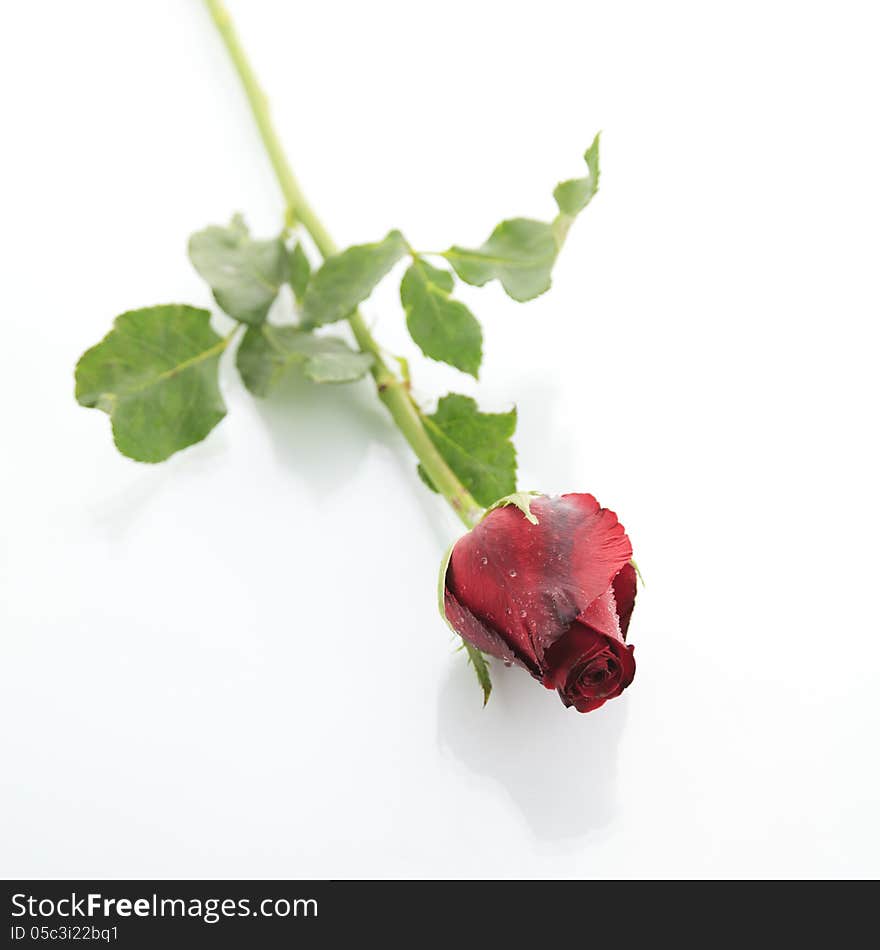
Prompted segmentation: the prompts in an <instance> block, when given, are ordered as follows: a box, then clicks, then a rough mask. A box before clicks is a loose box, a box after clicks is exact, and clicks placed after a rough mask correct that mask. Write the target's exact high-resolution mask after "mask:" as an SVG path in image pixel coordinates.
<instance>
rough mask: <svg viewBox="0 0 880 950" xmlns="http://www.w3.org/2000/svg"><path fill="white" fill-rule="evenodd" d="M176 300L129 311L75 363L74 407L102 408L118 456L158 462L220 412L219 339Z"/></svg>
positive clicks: (206, 321)
mask: <svg viewBox="0 0 880 950" xmlns="http://www.w3.org/2000/svg"><path fill="white" fill-rule="evenodd" d="M210 320H211V314H210V313H209V312H208V311H207V310H199V309H196V308H195V307H188V306H185V305H183V304H168V305H167V306H162V307H148V308H146V309H144V310H132V311H130V312H128V313H123V314H122V315H121V316H118V317H117V318H116V320H115V321H114V323H113V329H112V330H111V331H110V332H109V333H108V334H107V336H105V337H104V339H103V340H102V341H101V342H100V343H99V344H98V345H97V346H93V347H92V348H91V349H90V350H87V351H86V352H85V353H84V354H83V355H82V357H81V358H80V361H79V363H77V365H76V398H77V401H78V402H79V403H80V405H83V406H88V407H90V408H94V409H101V410H103V411H104V412H106V413H108V415H109V416H110V421H111V423H112V425H113V440H114V441H115V443H116V446H117V448H118V449H119V451H120V452H122V454H123V455H127V456H128V457H129V458H133V459H136V460H137V461H139V462H161V461H163V459H167V458H168V457H169V456H170V455H173V454H174V453H175V452H179V451H180V450H181V449H185V448H186V447H187V446H188V445H192V444H193V443H194V442H200V441H201V440H202V439H204V438H205V436H206V435H207V434H208V433H209V432H210V431H211V429H213V428H214V426H215V425H217V423H218V422H219V421H220V420H221V419H222V418H223V417H224V416H225V415H226V406H225V405H224V403H223V397H222V396H221V394H220V389H219V386H218V385H217V367H218V364H219V361H220V355H221V354H222V353H223V350H224V349H225V348H226V345H227V342H228V341H227V340H226V339H223V337H220V336H218V335H217V334H216V333H215V332H214V331H213V330H212V329H211V324H210Z"/></svg>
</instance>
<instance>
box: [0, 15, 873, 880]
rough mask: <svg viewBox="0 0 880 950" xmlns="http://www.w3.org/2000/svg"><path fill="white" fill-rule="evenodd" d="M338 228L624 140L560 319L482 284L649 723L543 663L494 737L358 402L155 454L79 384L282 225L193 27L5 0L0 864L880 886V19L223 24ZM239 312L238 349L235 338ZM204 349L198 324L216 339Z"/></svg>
mask: <svg viewBox="0 0 880 950" xmlns="http://www.w3.org/2000/svg"><path fill="white" fill-rule="evenodd" d="M230 7H231V11H232V13H233V14H234V16H235V17H236V19H237V22H238V25H239V28H240V31H241V33H242V36H243V39H244V41H245V43H246V46H247V48H248V50H249V52H250V54H251V55H252V58H253V60H254V62H255V64H256V67H257V69H258V72H259V73H260V75H261V78H262V80H263V83H264V85H265V87H266V89H267V90H268V91H269V93H270V98H271V101H272V104H273V107H274V114H275V117H276V120H277V123H278V125H279V128H280V130H281V132H282V135H283V138H284V141H285V143H286V144H287V146H288V148H289V151H290V155H291V159H292V162H293V164H294V166H295V168H296V170H297V172H298V174H299V176H300V178H301V179H302V182H303V184H304V186H305V188H306V190H307V192H308V194H309V196H310V198H311V199H312V201H313V203H314V205H315V206H316V208H317V209H318V210H319V213H320V214H321V215H322V217H323V218H324V220H325V221H326V223H327V224H328V226H329V227H330V229H331V230H332V231H333V232H334V234H335V236H336V237H337V239H338V240H339V242H340V243H343V244H347V243H352V242H358V241H364V240H374V239H376V238H378V237H379V236H381V235H382V234H384V233H385V231H386V230H387V229H388V228H390V227H399V228H401V229H402V230H403V231H404V232H405V233H406V234H407V236H408V237H409V238H410V240H411V241H412V242H413V244H414V245H415V246H417V247H428V248H442V247H444V246H447V245H448V244H449V243H451V242H453V241H454V242H458V243H466V244H470V243H476V242H480V241H482V240H483V239H484V238H485V236H486V235H487V234H488V232H489V231H490V230H491V228H492V227H493V226H494V225H495V224H496V223H497V222H498V221H499V220H500V219H502V218H504V217H510V216H513V215H529V216H537V217H547V216H549V215H552V213H553V210H554V209H553V205H552V201H551V198H550V193H551V190H552V188H553V185H554V184H555V183H556V181H557V180H559V179H560V178H564V177H569V176H572V175H577V174H579V173H581V172H582V164H581V159H580V156H581V154H582V152H583V150H584V148H585V147H586V145H587V144H588V143H589V141H590V140H591V138H592V136H593V133H594V132H595V131H596V130H598V129H602V130H603V133H604V137H603V140H602V162H603V176H602V188H601V191H600V194H599V196H598V197H597V199H596V200H595V202H594V203H593V205H592V206H591V207H590V208H589V209H588V210H587V211H586V212H585V214H584V215H583V217H582V218H581V219H580V220H579V221H578V223H577V225H576V227H575V228H574V229H573V231H572V233H571V236H570V239H569V242H568V244H567V246H566V248H565V250H564V253H563V255H562V257H561V259H560V261H559V265H558V268H557V271H556V274H555V285H554V289H553V290H552V291H551V292H550V293H549V294H547V295H546V296H544V297H542V298H540V299H538V300H536V301H534V302H532V303H529V304H525V305H519V304H516V303H514V302H513V301H511V300H509V299H508V298H506V297H505V296H504V294H503V293H502V292H501V291H500V289H499V288H498V287H497V286H491V287H488V288H486V289H484V290H476V289H474V288H465V289H463V290H462V292H461V297H462V298H463V299H465V300H466V301H467V302H468V303H469V304H470V305H471V306H472V308H473V309H474V310H475V311H476V312H477V313H478V315H479V316H480V318H481V319H482V321H483V323H484V327H485V334H486V343H485V351H486V359H485V363H484V368H483V373H482V379H481V382H480V384H479V385H478V386H475V385H473V383H472V381H470V382H469V381H468V380H467V379H464V378H462V377H461V376H460V375H459V374H457V373H456V372H455V371H454V370H452V369H450V368H448V367H443V366H440V365H438V364H431V363H429V361H427V360H424V359H422V358H420V357H419V356H418V355H417V353H416V351H415V349H414V347H413V345H412V344H411V343H409V342H408V341H407V338H406V335H405V331H404V328H403V320H402V317H401V314H400V312H399V306H398V304H397V302H396V298H395V294H396V291H395V287H394V284H393V281H391V282H389V284H388V285H387V286H383V287H382V288H381V289H380V291H379V292H377V294H376V295H375V296H374V298H373V299H372V300H371V301H370V302H369V303H368V305H367V307H366V313H367V315H368V317H369V319H370V321H371V322H372V323H374V325H375V332H376V334H377V335H378V336H379V337H380V339H381V341H382V342H383V343H384V344H385V345H386V346H387V347H388V348H389V349H391V350H393V351H396V352H401V353H405V354H406V355H407V356H408V357H410V358H411V359H412V363H413V370H414V374H415V379H416V388H417V392H418V395H419V396H420V398H422V399H424V400H425V402H426V403H427V404H430V401H431V399H436V397H437V396H438V395H440V394H442V393H443V392H446V391H449V390H451V389H455V390H458V391H464V392H473V393H475V394H479V399H480V401H481V404H482V405H483V406H484V407H486V408H489V409H500V408H506V407H508V406H509V405H510V404H511V403H512V402H514V401H515V402H516V404H517V405H518V407H519V412H520V426H519V432H518V436H517V444H518V447H519V455H520V461H521V477H520V482H521V485H522V486H523V487H527V488H532V487H540V488H542V489H545V490H547V491H551V492H556V491H565V490H576V491H590V492H593V493H594V494H596V495H597V496H598V498H599V499H600V500H601V501H602V502H603V504H605V505H608V506H609V507H612V508H614V509H615V510H616V511H617V512H618V513H619V515H620V517H621V520H622V521H623V522H624V524H625V525H626V526H627V528H628V530H629V533H630V535H631V537H632V539H633V543H634V546H635V551H636V557H637V560H638V562H639V564H640V566H641V568H642V570H643V573H644V574H645V577H646V580H647V585H648V586H647V587H646V588H645V589H644V590H643V591H642V593H641V594H640V598H639V604H638V607H637V612H636V615H635V618H634V621H633V626H632V628H631V633H630V635H631V639H632V640H633V642H634V643H635V644H636V657H637V661H638V673H637V676H636V680H635V683H634V684H633V686H632V687H631V688H630V689H629V690H628V691H627V693H626V694H625V696H624V697H623V698H621V699H619V700H617V701H614V702H612V703H610V704H608V705H607V706H606V707H605V708H603V709H601V710H600V711H598V712H596V713H593V714H590V715H587V716H579V715H578V714H577V713H575V712H574V711H572V710H566V709H564V708H563V707H562V706H561V704H559V702H558V701H557V699H556V698H555V696H554V695H553V694H552V693H549V692H547V691H545V690H542V689H541V688H540V687H539V686H537V685H536V684H534V683H533V682H532V681H531V680H530V679H529V678H528V677H527V676H526V675H525V674H524V673H522V672H521V671H504V670H501V669H498V670H496V674H495V693H494V694H493V697H492V700H491V702H490V704H489V706H488V708H487V709H486V710H485V711H484V710H482V709H481V708H480V699H479V695H478V690H477V686H476V684H475V682H474V681H473V676H472V672H471V671H470V670H469V669H467V668H466V666H465V664H464V661H463V659H462V656H461V654H456V653H454V652H453V646H454V644H453V643H452V641H451V638H450V635H449V633H448V631H447V630H446V628H445V627H444V625H443V624H442V622H441V621H440V619H439V617H438V616H437V614H436V609H435V600H434V597H435V580H436V571H437V567H438V563H439V560H440V557H441V555H442V553H443V551H444V549H445V547H446V546H447V544H448V543H449V541H450V540H451V539H452V538H453V537H455V536H456V533H457V531H458V529H457V527H456V524H455V522H454V521H453V520H452V518H451V516H450V515H449V514H448V513H447V512H446V510H445V509H444V507H443V505H442V503H441V502H440V501H439V500H438V499H437V498H436V497H434V496H432V495H430V494H429V493H428V492H427V491H426V490H425V489H424V487H423V486H422V485H421V483H420V482H419V481H418V479H417V478H416V476H415V473H414V466H413V462H412V459H411V457H410V455H409V454H408V449H407V447H406V445H405V444H404V443H403V440H402V439H401V438H400V437H399V436H398V435H397V433H396V432H395V430H394V429H393V428H392V426H391V424H390V422H389V419H388V418H387V417H386V415H385V414H384V411H383V410H382V407H381V406H380V405H379V404H378V403H377V401H376V399H375V396H374V394H373V392H372V390H371V386H370V384H369V383H368V382H363V383H360V384H357V385H354V386H351V387H343V388H331V389H318V388H317V387H311V388H310V387H309V386H307V385H305V384H301V383H297V384H293V385H291V386H289V387H288V388H287V389H286V390H285V391H284V392H283V393H281V394H280V395H279V396H277V397H275V398H272V399H270V400H269V401H268V402H265V403H260V404H257V403H256V402H255V401H254V400H253V399H252V398H251V397H250V396H248V394H247V393H246V392H245V391H244V390H243V388H242V386H241V384H240V382H239V381H238V380H237V379H236V378H235V375H234V373H233V372H231V371H230V368H229V367H228V366H227V367H225V368H224V375H223V388H224V392H225V394H226V398H227V402H228V405H229V415H228V417H227V419H226V420H225V421H224V422H223V423H222V424H221V425H220V427H218V429H217V430H215V432H214V433H213V434H212V435H211V436H210V437H209V438H208V439H207V441H205V442H204V443H203V444H201V445H199V446H197V447H195V448H192V449H190V450H188V451H186V452H184V453H182V454H181V455H178V456H176V457H175V458H174V459H172V460H171V461H170V462H168V463H166V464H163V465H160V466H152V467H151V466H144V465H139V464H136V463H134V462H131V461H128V460H126V459H124V458H122V457H121V456H119V455H118V454H117V453H116V452H115V450H114V448H113V445H112V443H111V440H110V431H109V423H108V420H107V418H106V416H104V415H103V414H101V413H99V412H96V411H87V410H85V409H82V408H79V407H78V406H77V405H76V404H75V402H74V399H73V365H74V363H75V361H76V359H77V357H78V356H79V354H80V353H81V351H82V350H84V349H85V348H86V347H88V346H90V345H92V344H93V343H95V342H97V340H98V339H100V337H101V336H102V335H103V334H104V333H105V332H107V330H108V329H109V327H110V324H111V321H112V319H113V317H114V316H115V315H116V314H117V313H119V312H121V311H123V310H126V309H130V308H133V307H139V306H146V305H150V304H154V303H164V302H170V301H187V302H191V303H193V304H197V305H205V306H207V305H209V304H210V297H209V294H208V292H207V290H206V288H205V287H204V286H203V285H202V283H201V282H200V280H199V279H198V277H197V276H196V275H195V273H194V272H193V271H192V270H191V268H190V266H189V264H188V262H187V259H186V254H185V246H186V240H187V237H188V235H189V234H190V232H191V231H193V230H196V229H198V228H201V227H203V226H205V225H206V224H209V223H223V222H225V221H226V220H227V219H228V217H229V216H230V215H231V214H232V212H234V211H236V210H242V211H244V212H245V213H246V215H247V217H248V220H249V222H250V223H251V225H252V227H253V229H254V230H255V231H256V232H257V233H258V234H261V235H268V234H270V233H273V232H275V231H276V230H277V228H278V227H279V225H280V222H281V211H282V205H281V200H280V196H279V194H278V191H277V188H276V186H275V183H274V180H273V178H272V175H271V171H270V169H269V166H268V163H267V162H266V160H265V158H264V156H263V153H262V151H261V147H260V145H259V142H258V139H257V137H256V134H255V132H254V128H253V126H252V123H251V120H250V117H249V115H248V113H247V111H246V107H245V104H244V100H243V98H242V96H241V94H240V91H239V89H238V86H237V83H236V80H235V77H234V75H233V73H232V71H231V68H230V66H229V64H228V62H227V61H226V59H225V54H224V52H223V49H222V47H221V45H220V42H219V39H218V37H217V36H216V35H215V33H214V30H213V26H212V24H211V23H210V21H209V20H208V17H207V15H206V14H205V12H204V10H203V8H202V6H201V4H200V3H197V2H195V0H185V2H184V0H173V2H172V0H164V2H153V3H150V4H143V3H120V2H118V0H116V2H85V3H76V4H72V3H63V2H55V3H46V2H31V3H27V4H24V3H19V4H9V5H8V9H7V10H6V15H5V20H4V29H3V33H2V39H0V46H2V49H0V54H2V55H0V71H2V77H0V78H2V82H0V88H2V90H3V99H4V101H3V111H2V124H3V132H4V135H3V137H4V140H5V144H4V145H3V167H4V171H3V175H2V179H0V189H2V195H0V199H2V203H0V207H2V209H3V218H4V220H3V227H2V236H0V242H2V249H0V252H2V260H3V261H4V281H3V288H4V297H3V317H2V326H3V340H2V346H0V371H2V372H0V386H2V406H3V426H2V433H3V435H2V444H3V463H2V472H0V478H2V481H3V486H2V496H0V497H2V526H0V537H2V565H0V566H2V576H0V584H2V587H0V623H2V661H0V678H2V688H0V722H2V737H3V746H2V762H3V767H2V775H0V815H2V819H0V821H2V846H0V872H2V873H3V874H4V875H6V876H18V877H22V876H31V875H32V876H38V877H39V876H102V877H128V876H131V877H138V876H156V877H187V876H198V877H210V876H215V877H234V878H240V877H256V876H265V877H276V876H277V877H291V876H292V877H311V876H317V877H329V876H333V877H357V876H366V877H387V876H402V877H423V876H428V877H434V876H451V877H463V876H502V877H507V876H510V877H516V876H534V877H543V876H559V877H568V876H577V877H587V876H603V877H604V876H624V877H638V876H662V877H666V876H692V877H703V876H724V877H727V876H772V877H776V876H835V877H836V876H864V875H876V874H877V873H878V872H880V859H878V857H877V855H878V848H880V834H878V832H880V819H878V809H877V802H878V797H880V766H878V757H877V735H878V726H880V691H878V671H880V637H878V633H880V631H878V620H877V614H876V605H875V598H874V590H875V588H876V584H877V578H878V563H877V557H876V538H877V534H878V527H880V524H878V521H880V517H878V515H880V510H878V509H880V505H878V494H877V482H878V471H877V468H878V467H877V461H876V443H877V427H876V408H877V382H876V358H877V342H878V341H877V330H876V328H877V319H878V303H880V291H878V281H877V262H878V252H880V240H878V234H880V225H878V221H880V185H878V182H880V175H878V168H880V132H878V122H877V99H876V97H877V89H878V87H880V63H878V59H877V55H876V53H877V51H876V36H877V26H878V24H877V22H876V14H877V10H876V5H875V4H872V3H868V2H866V3H846V2H835V3H830V2H829V3H782V2H776V3H768V2H740V3H736V4H732V3H731V4H706V3H680V2H678V3H676V2H671V3H664V4H655V3H608V2H604V3H598V2H596V3H594V2H592V0H591V2H571V3H562V2H552V0H544V2H541V3H532V2H528V3H525V2H523V3H519V2H515V3H514V2H510V0H505V2H498V3H495V2H492V3H488V2H474V0H468V2H458V0H446V2H444V3H443V4H435V5H425V4H413V3H411V2H390V0H371V2H369V3H359V2H353V0H352V2H338V0H337V2H328V0H322V2H320V3H318V2H310V3H295V4H294V3H280V2H276V3H271V2H267V0H263V2H251V3H244V2H241V0H238V2H235V0H233V2H231V3H230ZM221 323H222V320H221ZM218 325H219V324H218Z"/></svg>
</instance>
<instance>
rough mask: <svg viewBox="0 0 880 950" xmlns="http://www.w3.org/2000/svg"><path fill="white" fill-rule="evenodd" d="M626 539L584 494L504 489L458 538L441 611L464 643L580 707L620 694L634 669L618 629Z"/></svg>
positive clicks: (622, 625) (628, 599)
mask: <svg viewBox="0 0 880 950" xmlns="http://www.w3.org/2000/svg"><path fill="white" fill-rule="evenodd" d="M631 558H632V545H631V544H630V541H629V538H628V537H627V536H626V532H625V531H624V529H623V525H621V524H620V522H619V521H618V520H617V515H616V514H614V512H613V511H609V510H608V509H607V508H601V507H600V506H599V503H598V502H597V501H596V499H595V498H594V497H593V496H592V495H582V494H571V495H563V496H561V497H560V498H550V497H548V496H546V495H538V496H534V497H530V496H528V495H525V494H523V493H520V494H517V495H511V496H510V497H509V498H505V499H502V500H501V501H499V502H497V503H496V505H495V506H493V507H492V508H491V509H490V510H489V511H488V512H487V514H486V515H485V516H484V518H483V520H482V521H481V522H480V523H479V524H478V525H477V526H476V527H475V528H474V529H473V530H472V531H470V532H469V533H468V534H466V535H465V536H464V537H463V538H461V539H459V541H457V542H456V544H455V545H454V547H453V548H452V551H451V553H450V556H449V559H448V562H447V564H446V566H445V570H444V573H443V576H442V578H441V581H442V584H443V587H442V597H443V608H444V615H445V617H446V620H447V622H448V623H449V625H450V626H451V627H452V628H453V630H455V632H456V633H458V634H459V635H460V636H461V637H462V638H463V639H464V640H466V641H467V642H468V643H470V644H471V645H472V646H474V647H476V648H477V649H479V650H481V651H482V652H483V653H488V654H489V655H490V656H494V657H498V658H499V659H501V660H503V661H504V662H505V664H507V665H510V664H512V663H516V664H518V665H519V666H522V667H524V668H525V669H526V670H528V671H529V673H531V674H532V676H533V677H534V678H535V679H537V680H540V681H541V682H542V683H543V684H544V685H545V686H546V687H547V688H548V689H555V690H557V691H558V692H559V695H560V697H561V698H562V702H563V703H564V704H565V705H566V706H574V707H575V709H577V710H578V711H579V712H589V711H590V710H592V709H598V708H599V706H601V705H602V704H603V703H604V702H605V701H606V700H608V699H612V698H613V697H615V696H619V695H620V694H621V693H622V692H623V690H624V689H626V687H627V686H629V684H630V683H631V682H632V681H633V676H634V675H635V671H636V664H635V659H634V657H633V648H632V646H628V645H627V644H626V633H627V629H628V627H629V621H630V617H631V615H632V611H633V606H634V604H635V598H636V571H635V567H634V565H633V564H632V562H631Z"/></svg>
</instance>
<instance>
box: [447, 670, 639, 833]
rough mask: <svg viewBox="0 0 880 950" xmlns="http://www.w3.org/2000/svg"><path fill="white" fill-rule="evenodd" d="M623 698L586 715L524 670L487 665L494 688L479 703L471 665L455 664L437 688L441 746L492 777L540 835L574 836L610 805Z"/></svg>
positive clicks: (608, 815)
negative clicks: (486, 702)
mask: <svg viewBox="0 0 880 950" xmlns="http://www.w3.org/2000/svg"><path fill="white" fill-rule="evenodd" d="M626 717H627V701H626V697H622V698H620V699H617V700H615V701H613V702H610V703H606V704H605V706H603V707H602V708H601V709H599V710H596V711H595V712H593V713H589V714H587V715H580V714H578V713H576V712H574V710H571V709H565V708H564V707H563V706H562V705H561V703H560V702H559V700H558V698H557V697H556V696H555V695H554V694H552V693H550V692H549V691H548V690H546V689H544V688H543V687H541V686H540V685H539V684H537V683H535V682H534V681H533V680H532V679H531V678H530V677H529V676H528V675H527V674H526V673H525V672H524V671H521V670H516V669H510V670H503V669H501V668H500V664H499V663H493V692H492V697H491V699H490V700H489V705H488V706H487V707H486V708H485V709H481V708H480V704H479V699H478V687H477V684H476V682H475V680H474V673H473V670H471V669H470V667H469V666H468V665H467V664H466V663H465V662H464V660H461V661H460V662H455V663H453V665H452V668H451V670H450V672H449V677H448V679H447V681H446V684H445V685H444V687H443V689H442V691H441V693H440V702H439V715H438V721H439V738H440V745H441V747H442V748H444V749H446V750H448V751H449V752H451V753H452V755H453V756H455V758H457V759H458V760H459V761H460V762H461V763H462V764H463V765H464V766H465V767H466V768H468V769H470V770H471V771H473V772H474V773H475V774H476V775H478V776H480V777H483V776H485V777H488V778H491V779H493V780H494V781H496V782H498V783H499V784H500V785H501V786H503V788H504V789H505V790H506V792H507V793H508V794H509V795H510V798H511V799H512V800H513V802H514V804H515V805H516V807H517V808H518V809H519V810H520V811H521V812H522V814H523V817H524V818H525V819H526V821H527V822H528V824H529V826H530V827H531V829H532V831H533V832H534V833H535V835H537V836H538V837H539V838H542V839H545V840H548V841H561V840H564V839H569V838H577V837H580V836H582V835H585V834H587V833H588V832H590V831H593V830H595V829H598V828H602V827H603V826H604V825H606V824H608V823H609V822H610V821H611V819H612V818H613V817H614V813H615V810H616V800H615V791H616V773H617V751H618V746H619V743H620V738H621V735H622V734H623V729H624V726H625V724H626Z"/></svg>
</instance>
